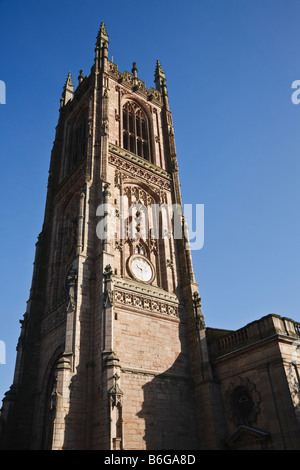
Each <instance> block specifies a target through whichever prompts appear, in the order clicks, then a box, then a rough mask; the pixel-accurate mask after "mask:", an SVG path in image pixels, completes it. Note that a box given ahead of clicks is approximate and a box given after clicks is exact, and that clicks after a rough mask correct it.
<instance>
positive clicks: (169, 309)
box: [115, 289, 180, 319]
mask: <svg viewBox="0 0 300 470" xmlns="http://www.w3.org/2000/svg"><path fill="white" fill-rule="evenodd" d="M115 302H116V304H119V305H122V306H128V307H130V308H136V309H139V310H142V311H144V312H145V313H146V312H148V313H154V314H160V315H165V316H167V317H169V318H176V319H179V316H180V309H179V306H178V305H174V304H171V303H168V302H163V301H161V300H158V299H155V298H151V297H146V296H144V295H140V294H138V293H132V292H126V291H122V290H119V289H116V290H115Z"/></svg>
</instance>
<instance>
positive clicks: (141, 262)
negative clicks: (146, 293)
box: [130, 256, 154, 282]
mask: <svg viewBox="0 0 300 470" xmlns="http://www.w3.org/2000/svg"><path fill="white" fill-rule="evenodd" d="M130 267H131V271H132V274H133V275H134V277H135V278H136V279H138V280H139V281H142V282H149V281H151V279H152V278H153V274H154V271H153V268H152V266H151V264H150V262H149V261H148V260H147V258H144V257H143V256H134V257H133V259H132V260H131V263H130Z"/></svg>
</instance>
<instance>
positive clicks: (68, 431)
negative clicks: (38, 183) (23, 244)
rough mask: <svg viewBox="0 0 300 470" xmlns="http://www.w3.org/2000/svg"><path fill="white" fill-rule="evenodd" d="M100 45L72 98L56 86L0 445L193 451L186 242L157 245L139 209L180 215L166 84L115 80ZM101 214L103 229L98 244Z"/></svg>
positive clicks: (152, 221)
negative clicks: (55, 115)
mask: <svg viewBox="0 0 300 470" xmlns="http://www.w3.org/2000/svg"><path fill="white" fill-rule="evenodd" d="M108 44H109V42H108V34H107V31H106V28H105V26H104V24H103V23H102V25H101V28H100V31H99V34H98V37H97V42H96V48H95V62H94V66H93V67H92V70H91V74H90V75H89V76H86V77H84V76H83V73H82V71H80V74H79V77H78V82H79V83H78V86H77V88H76V90H75V91H74V85H73V80H72V77H71V74H69V76H68V78H67V81H66V84H65V86H64V89H63V94H62V98H61V106H60V116H59V121H58V125H57V128H56V137H55V141H54V146H53V150H52V155H51V164H50V171H49V182H48V193H47V202H46V209H45V219H44V224H43V229H42V232H41V234H40V235H39V238H38V242H37V246H36V258H35V263H34V273H33V280H32V288H31V292H30V298H29V301H28V308H27V312H26V314H25V317H24V320H23V321H22V331H21V336H20V340H19V344H18V354H17V362H16V369H15V378H14V384H13V386H12V388H11V390H10V392H8V393H7V394H6V397H5V400H4V410H3V412H2V415H3V416H6V414H7V413H9V414H10V417H9V419H8V421H7V424H6V432H5V439H4V440H6V445H7V446H11V445H12V446H17V447H19V448H34V449H39V448H42V449H78V448H80V449H94V448H95V449H147V448H149V449H164V448H171V447H174V446H175V448H181V449H185V448H197V447H198V423H197V419H196V409H195V395H194V390H193V387H192V377H193V376H195V377H196V376H197V374H199V373H200V368H199V370H198V368H195V370H192V369H193V368H192V367H191V361H190V358H191V355H192V354H198V352H197V347H198V346H197V341H198V336H197V328H196V314H197V318H198V323H199V324H200V323H201V321H202V317H201V313H200V310H199V307H197V309H196V303H195V302H194V301H193V298H194V297H193V296H195V299H196V300H197V299H198V291H197V284H196V283H195V281H194V274H193V270H192V264H191V255H190V252H189V251H188V250H187V249H186V248H185V246H186V242H185V240H183V239H178V240H175V239H174V238H173V236H170V235H169V236H166V237H162V236H161V235H162V230H166V229H167V228H166V226H165V225H164V224H163V221H162V219H163V215H162V213H161V212H160V213H159V214H157V217H154V213H153V211H152V210H151V208H152V206H153V207H157V208H159V207H160V206H162V205H165V206H170V207H171V206H172V205H177V206H178V207H177V206H176V207H177V209H178V210H180V207H181V197H180V185H179V179H178V166H177V158H176V150H175V143H174V131H173V124H172V116H171V112H170V110H169V102H168V94H167V87H166V79H165V74H164V72H163V69H162V67H161V65H160V63H159V62H157V66H156V70H155V88H151V90H148V89H147V88H146V87H145V83H144V82H143V81H142V80H140V79H139V78H138V71H137V68H136V64H133V68H132V71H131V73H129V72H124V74H123V73H121V72H119V71H118V68H117V66H116V64H114V63H113V62H111V61H109V60H108ZM123 206H124V207H123ZM125 206H126V207H127V208H128V217H127V218H126V217H124V211H125V210H126V207H125ZM132 208H133V209H132ZM111 211H113V212H114V214H111V213H110V212H111ZM109 217H111V222H109V224H110V223H111V224H114V226H115V227H116V228H115V229H114V230H115V231H116V232H115V233H112V234H111V235H112V236H111V237H106V238H105V237H102V236H101V233H100V232H101V226H103V227H105V224H106V222H107V220H109ZM119 220H122V221H123V222H124V223H123V225H125V227H123V225H122V224H119V223H118V224H116V223H115V222H116V221H117V222H119ZM178 220H179V221H180V223H181V224H182V227H184V221H183V218H182V217H181V216H180V215H179V216H178ZM145 222H147V225H148V227H145ZM101 224H102V225H101ZM109 224H108V225H109ZM146 228H148V230H146ZM168 228H169V229H170V230H172V227H168ZM108 229H109V230H111V227H110V226H109V227H108ZM156 231H158V232H157V233H160V235H159V236H155V233H156ZM181 233H184V231H182V230H181ZM180 238H181V237H180ZM198 303H199V302H198ZM189 344H191V345H192V348H191V347H190V346H189ZM10 427H11V428H10ZM10 431H12V433H13V443H11V442H10Z"/></svg>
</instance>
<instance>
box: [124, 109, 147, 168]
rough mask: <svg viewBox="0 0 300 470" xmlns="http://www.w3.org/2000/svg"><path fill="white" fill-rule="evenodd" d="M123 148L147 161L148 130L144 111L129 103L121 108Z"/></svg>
mask: <svg viewBox="0 0 300 470" xmlns="http://www.w3.org/2000/svg"><path fill="white" fill-rule="evenodd" d="M123 148H124V149H126V150H129V151H130V152H132V153H135V154H136V155H138V156H140V157H142V158H145V159H146V160H149V129H148V122H147V118H146V115H145V113H144V111H143V110H142V109H141V108H140V107H138V106H136V105H133V104H132V103H130V102H129V101H128V102H127V103H126V104H125V105H124V106H123Z"/></svg>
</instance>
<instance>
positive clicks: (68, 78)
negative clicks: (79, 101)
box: [65, 72, 73, 88]
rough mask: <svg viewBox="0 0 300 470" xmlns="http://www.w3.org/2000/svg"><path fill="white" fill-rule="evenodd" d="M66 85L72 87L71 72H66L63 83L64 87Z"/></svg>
mask: <svg viewBox="0 0 300 470" xmlns="http://www.w3.org/2000/svg"><path fill="white" fill-rule="evenodd" d="M66 87H73V81H72V74H71V72H69V73H68V77H67V81H66V83H65V88H66Z"/></svg>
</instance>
